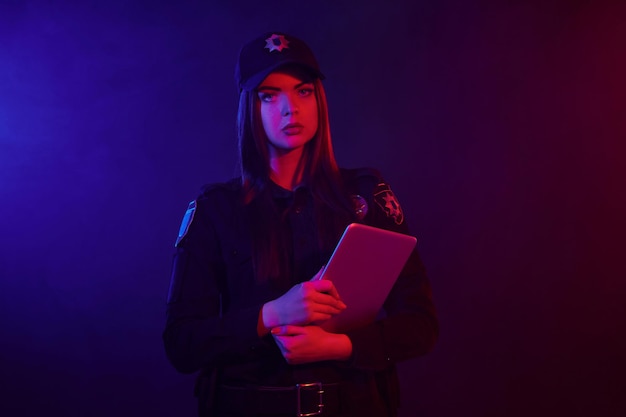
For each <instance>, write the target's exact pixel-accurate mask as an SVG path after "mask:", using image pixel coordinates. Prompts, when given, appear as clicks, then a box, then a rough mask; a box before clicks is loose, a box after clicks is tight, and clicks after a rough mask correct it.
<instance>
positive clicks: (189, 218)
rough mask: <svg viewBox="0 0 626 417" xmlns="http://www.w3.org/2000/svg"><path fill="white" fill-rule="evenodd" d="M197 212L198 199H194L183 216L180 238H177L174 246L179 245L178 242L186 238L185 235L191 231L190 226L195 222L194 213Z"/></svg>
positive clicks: (179, 232)
mask: <svg viewBox="0 0 626 417" xmlns="http://www.w3.org/2000/svg"><path fill="white" fill-rule="evenodd" d="M195 213H196V200H193V201H192V202H191V203H189V206H188V207H187V211H186V212H185V215H184V216H183V221H182V222H181V224H180V229H179V230H178V238H177V239H176V244H175V245H174V246H176V247H178V244H179V243H180V242H181V241H182V240H183V239H184V237H185V235H186V234H187V232H188V231H189V226H191V222H193V217H194V214H195Z"/></svg>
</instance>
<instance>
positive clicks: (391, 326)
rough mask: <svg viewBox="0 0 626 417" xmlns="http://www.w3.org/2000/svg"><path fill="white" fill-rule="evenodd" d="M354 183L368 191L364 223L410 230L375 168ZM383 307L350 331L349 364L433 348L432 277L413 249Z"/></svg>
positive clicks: (370, 364) (376, 365)
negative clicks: (369, 321)
mask: <svg viewBox="0 0 626 417" xmlns="http://www.w3.org/2000/svg"><path fill="white" fill-rule="evenodd" d="M356 183H357V191H358V192H359V193H360V194H362V195H364V196H368V197H367V200H368V207H369V208H368V213H367V216H366V217H365V219H364V223H366V224H369V225H371V226H375V227H380V228H384V229H388V230H393V231H396V232H400V233H406V234H410V233H409V228H408V226H407V224H406V221H405V218H404V213H403V212H402V208H401V206H400V204H399V202H398V200H397V198H396V197H395V195H394V194H393V192H392V191H391V189H390V187H389V186H388V185H387V184H385V183H384V181H383V180H382V178H381V177H380V175H378V173H376V172H374V173H373V174H372V171H370V172H367V173H366V175H362V176H360V177H359V178H357V181H356ZM372 190H373V191H372ZM384 310H385V311H384V312H385V317H384V318H383V319H381V320H378V321H376V322H374V323H372V324H370V325H368V326H365V327H363V328H360V329H355V330H353V331H351V332H348V334H347V336H348V337H349V338H350V340H351V341H352V346H353V352H352V356H351V358H350V360H349V362H348V366H353V367H356V368H363V369H385V368H387V367H388V366H389V365H390V364H393V363H395V362H397V361H401V360H405V359H408V358H412V357H415V356H419V355H424V354H426V353H428V352H430V351H431V350H432V348H433V346H434V344H435V342H436V340H437V337H438V333H439V324H438V320H437V314H436V310H435V307H434V304H433V301H432V294H431V286H430V282H429V279H428V277H427V275H426V270H425V268H424V265H423V263H422V261H421V259H420V257H419V254H418V252H417V249H415V250H414V252H413V253H412V254H411V256H410V258H409V260H408V261H407V263H406V265H405V267H404V269H403V270H402V272H401V273H400V276H399V277H398V280H397V281H396V283H395V285H394V286H393V288H392V290H391V292H390V294H389V296H388V297H387V300H386V301H385V304H384Z"/></svg>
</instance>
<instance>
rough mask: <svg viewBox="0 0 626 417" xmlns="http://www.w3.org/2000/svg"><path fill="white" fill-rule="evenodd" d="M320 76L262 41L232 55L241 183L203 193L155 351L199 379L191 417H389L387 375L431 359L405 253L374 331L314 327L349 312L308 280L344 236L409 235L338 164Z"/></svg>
mask: <svg viewBox="0 0 626 417" xmlns="http://www.w3.org/2000/svg"><path fill="white" fill-rule="evenodd" d="M323 78H324V76H323V74H322V73H321V72H320V69H319V67H318V63H317V61H316V59H315V57H314V55H313V53H312V52H311V50H310V49H309V47H308V46H307V45H306V44H305V43H304V42H303V41H301V40H300V39H297V38H296V37H293V36H289V35H287V34H284V33H278V32H274V33H267V34H264V35H262V36H260V37H259V38H257V39H255V40H253V41H251V42H250V43H248V44H246V45H245V46H244V47H243V48H242V49H241V51H240V54H239V60H238V63H237V68H236V79H237V83H238V85H239V88H240V100H239V113H238V119H237V122H238V136H239V150H240V163H241V169H242V173H241V177H240V178H236V179H233V180H231V181H229V182H226V183H221V184H212V185H209V186H205V187H204V189H203V191H202V193H201V194H200V196H199V197H198V198H197V199H196V200H194V201H192V202H191V203H190V205H189V208H188V210H187V212H186V214H185V216H184V218H183V223H182V225H181V229H180V232H179V236H178V239H177V242H176V253H175V256H174V264H173V272H172V281H171V286H170V293H169V296H168V302H167V324H166V328H165V332H164V335H163V339H164V342H165V349H166V352H167V355H168V358H169V360H170V361H171V363H172V364H173V365H174V367H175V368H176V369H177V370H179V371H180V372H184V373H192V372H196V371H200V374H199V378H198V383H197V387H196V395H197V396H198V399H199V411H200V415H211V416H257V415H264V416H282V415H285V416H294V415H300V416H305V415H317V414H321V415H323V416H344V417H347V416H366V415H367V416H393V415H396V412H397V407H398V394H399V392H398V386H397V376H396V373H395V363H396V362H398V361H400V360H404V359H407V358H411V357H415V356H418V355H422V354H425V353H427V352H429V351H430V350H431V348H432V347H433V344H434V342H435V340H436V337H437V333H438V322H437V318H436V314H435V309H434V307H433V304H432V300H431V294H430V284H429V282H428V279H427V277H426V275H425V271H424V267H423V265H422V263H421V261H420V258H419V256H418V254H417V251H414V252H413V254H412V255H411V257H410V259H409V261H408V262H407V264H406V266H405V268H404V269H403V271H402V273H401V275H400V277H399V278H398V280H397V281H396V283H395V285H394V287H393V289H392V290H391V293H390V294H389V296H388V297H387V299H386V302H385V305H384V314H381V315H379V318H378V319H377V320H376V321H375V322H374V323H372V324H370V325H367V326H364V327H361V328H357V329H354V330H351V331H349V332H347V333H346V334H335V333H329V332H326V331H325V330H323V329H322V328H321V327H319V326H318V325H317V324H319V323H321V322H323V321H324V320H326V319H328V318H330V317H332V316H334V315H336V314H338V313H340V312H341V311H342V310H343V309H344V308H345V307H346V306H345V305H344V304H343V302H342V301H341V297H340V294H338V293H337V291H336V290H335V289H334V287H333V284H332V282H330V281H327V280H315V279H313V280H312V279H311V278H315V277H316V276H317V273H318V271H320V268H321V267H322V266H323V265H324V263H325V262H326V261H327V260H328V258H329V256H330V254H331V253H332V250H333V248H334V246H335V244H336V243H337V241H338V239H339V237H340V236H341V233H342V232H343V230H344V228H345V227H346V225H347V224H349V223H351V222H361V223H366V224H369V225H372V226H376V227H379V228H385V229H389V230H394V231H398V232H402V233H408V229H407V226H406V223H405V220H404V214H403V212H402V209H401V207H400V205H399V204H398V202H397V200H396V198H395V196H394V194H393V192H392V191H391V189H390V188H389V186H388V185H386V184H385V183H384V181H383V180H382V179H381V178H380V176H379V174H378V172H377V171H375V170H373V169H356V170H346V169H340V168H338V166H337V163H336V162H335V158H334V154H333V149H332V144H331V138H330V129H329V122H328V109H327V103H326V96H325V93H324V88H323V86H322V83H321V80H322V79H323Z"/></svg>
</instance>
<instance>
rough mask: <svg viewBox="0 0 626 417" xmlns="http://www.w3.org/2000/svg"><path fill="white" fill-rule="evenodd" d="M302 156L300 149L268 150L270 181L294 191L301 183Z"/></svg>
mask: <svg viewBox="0 0 626 417" xmlns="http://www.w3.org/2000/svg"><path fill="white" fill-rule="evenodd" d="M302 156H303V149H302V148H298V149H292V150H289V151H281V150H280V149H273V148H272V149H270V169H271V173H270V178H271V180H272V181H274V182H275V183H276V184H278V185H280V186H281V187H283V188H285V189H287V190H293V189H295V188H296V187H297V186H298V185H299V184H300V183H301V182H302V168H303V167H302Z"/></svg>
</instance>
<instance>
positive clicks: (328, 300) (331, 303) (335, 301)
mask: <svg viewBox="0 0 626 417" xmlns="http://www.w3.org/2000/svg"><path fill="white" fill-rule="evenodd" d="M312 301H313V302H314V303H316V304H319V306H317V308H316V309H315V310H316V311H321V312H330V311H329V310H325V309H324V308H325V307H332V308H333V309H336V310H338V312H339V311H343V310H345V308H346V304H345V303H344V302H343V301H341V299H340V298H337V297H335V296H333V295H332V294H327V293H321V292H320V293H317V294H315V295H314V296H313V297H312Z"/></svg>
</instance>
